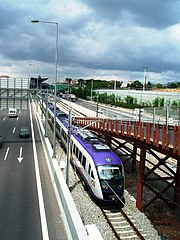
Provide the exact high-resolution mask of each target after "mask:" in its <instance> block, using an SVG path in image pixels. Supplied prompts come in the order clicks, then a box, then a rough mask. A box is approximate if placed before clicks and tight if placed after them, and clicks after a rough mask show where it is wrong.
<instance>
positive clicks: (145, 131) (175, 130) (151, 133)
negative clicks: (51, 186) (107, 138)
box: [73, 117, 180, 156]
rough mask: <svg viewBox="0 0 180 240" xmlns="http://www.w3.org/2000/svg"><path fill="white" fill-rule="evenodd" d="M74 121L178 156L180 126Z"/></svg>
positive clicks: (111, 121) (86, 120)
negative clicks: (170, 151)
mask: <svg viewBox="0 0 180 240" xmlns="http://www.w3.org/2000/svg"><path fill="white" fill-rule="evenodd" d="M73 121H74V123H75V124H78V125H81V126H83V127H86V126H88V128H89V129H91V130H95V131H101V132H106V133H111V134H113V135H116V136H118V135H121V136H126V137H129V138H132V140H133V139H134V140H135V139H136V140H139V141H141V142H144V143H147V144H151V145H153V146H155V147H157V148H158V147H160V148H162V149H164V150H166V151H169V150H170V149H172V151H173V154H176V155H178V156H180V126H177V125H176V126H169V125H165V124H163V125H161V124H158V123H155V124H152V123H150V122H144V123H143V122H138V121H135V122H133V121H124V120H114V119H108V118H107V119H104V118H79V117H78V118H77V117H76V118H74V120H73Z"/></svg>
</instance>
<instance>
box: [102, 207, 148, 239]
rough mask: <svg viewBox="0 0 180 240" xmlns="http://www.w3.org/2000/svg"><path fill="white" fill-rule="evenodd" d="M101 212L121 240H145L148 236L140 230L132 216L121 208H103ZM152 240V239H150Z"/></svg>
mask: <svg viewBox="0 0 180 240" xmlns="http://www.w3.org/2000/svg"><path fill="white" fill-rule="evenodd" d="M101 210H102V212H103V214H104V216H105V218H106V220H107V221H108V223H109V225H110V227H111V228H112V230H113V232H114V234H115V235H116V238H117V239H119V240H122V239H123V240H130V239H134V240H138V239H141V240H144V239H146V240H147V238H146V234H145V233H143V230H142V229H141V228H139V227H138V226H137V224H136V222H135V220H134V219H133V217H132V216H130V215H129V216H128V213H126V212H125V211H124V210H123V209H121V208H114V207H101ZM149 240H150V239H149Z"/></svg>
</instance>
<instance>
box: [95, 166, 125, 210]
mask: <svg viewBox="0 0 180 240" xmlns="http://www.w3.org/2000/svg"><path fill="white" fill-rule="evenodd" d="M97 172H98V176H99V181H100V184H101V188H102V195H103V201H104V202H106V203H113V202H115V203H117V204H120V205H122V207H123V206H124V204H125V199H124V169H123V167H122V166H119V165H103V166H98V167H97Z"/></svg>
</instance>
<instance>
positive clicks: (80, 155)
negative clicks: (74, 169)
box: [79, 151, 82, 162]
mask: <svg viewBox="0 0 180 240" xmlns="http://www.w3.org/2000/svg"><path fill="white" fill-rule="evenodd" d="M81 158H82V152H81V151H79V161H80V162H81Z"/></svg>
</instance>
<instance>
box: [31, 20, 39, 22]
mask: <svg viewBox="0 0 180 240" xmlns="http://www.w3.org/2000/svg"><path fill="white" fill-rule="evenodd" d="M31 22H32V23H38V22H39V20H37V19H34V20H31Z"/></svg>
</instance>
